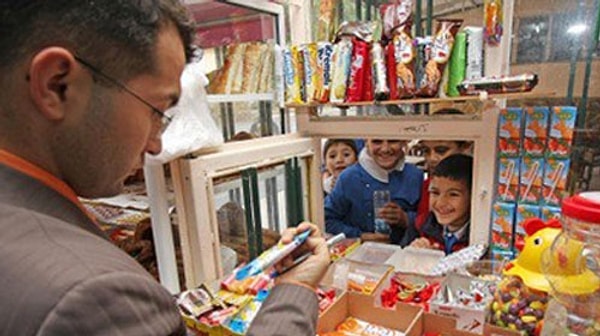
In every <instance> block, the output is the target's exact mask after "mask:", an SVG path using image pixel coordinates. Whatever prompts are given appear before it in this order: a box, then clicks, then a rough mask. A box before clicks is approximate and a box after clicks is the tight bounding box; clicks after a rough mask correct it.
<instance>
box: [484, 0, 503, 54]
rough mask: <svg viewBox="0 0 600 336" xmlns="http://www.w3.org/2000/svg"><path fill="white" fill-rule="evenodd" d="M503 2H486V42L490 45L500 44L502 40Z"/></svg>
mask: <svg viewBox="0 0 600 336" xmlns="http://www.w3.org/2000/svg"><path fill="white" fill-rule="evenodd" d="M503 11H504V9H503V4H502V0H485V2H484V5H483V21H484V28H485V29H484V34H485V41H486V42H487V43H488V44H490V45H498V44H500V40H502V33H503V30H504V28H503V24H504V13H503Z"/></svg>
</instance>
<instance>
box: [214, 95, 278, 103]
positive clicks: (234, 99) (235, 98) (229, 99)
mask: <svg viewBox="0 0 600 336" xmlns="http://www.w3.org/2000/svg"><path fill="white" fill-rule="evenodd" d="M207 100H208V102H209V103H250V102H257V101H273V100H275V94H273V93H248V94H209V95H207Z"/></svg>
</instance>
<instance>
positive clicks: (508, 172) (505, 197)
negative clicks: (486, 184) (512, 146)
mask: <svg viewBox="0 0 600 336" xmlns="http://www.w3.org/2000/svg"><path fill="white" fill-rule="evenodd" d="M520 172H521V159H520V158H518V157H514V158H506V157H500V158H498V184H497V186H496V189H497V190H496V195H497V199H498V200H500V201H504V202H515V201H516V200H517V197H518V194H519V182H520V181H519V176H520V175H519V174H520Z"/></svg>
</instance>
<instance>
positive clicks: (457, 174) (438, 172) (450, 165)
mask: <svg viewBox="0 0 600 336" xmlns="http://www.w3.org/2000/svg"><path fill="white" fill-rule="evenodd" d="M431 175H432V176H437V177H445V178H448V179H451V180H454V181H464V182H465V183H466V184H467V187H468V189H469V190H471V184H472V182H471V180H472V179H473V158H472V157H470V156H469V155H465V154H453V155H450V156H448V157H446V158H445V159H443V160H442V161H440V163H438V165H437V166H436V167H435V169H434V170H433V172H432V173H431Z"/></svg>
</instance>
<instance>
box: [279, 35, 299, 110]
mask: <svg viewBox="0 0 600 336" xmlns="http://www.w3.org/2000/svg"><path fill="white" fill-rule="evenodd" d="M297 55H298V49H297V47H296V46H291V47H288V48H285V49H284V50H283V69H284V70H283V71H284V82H285V103H286V104H300V103H302V80H301V78H302V76H301V74H300V72H299V71H298V70H299V69H300V66H299V65H300V64H299V60H298V56H297Z"/></svg>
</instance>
